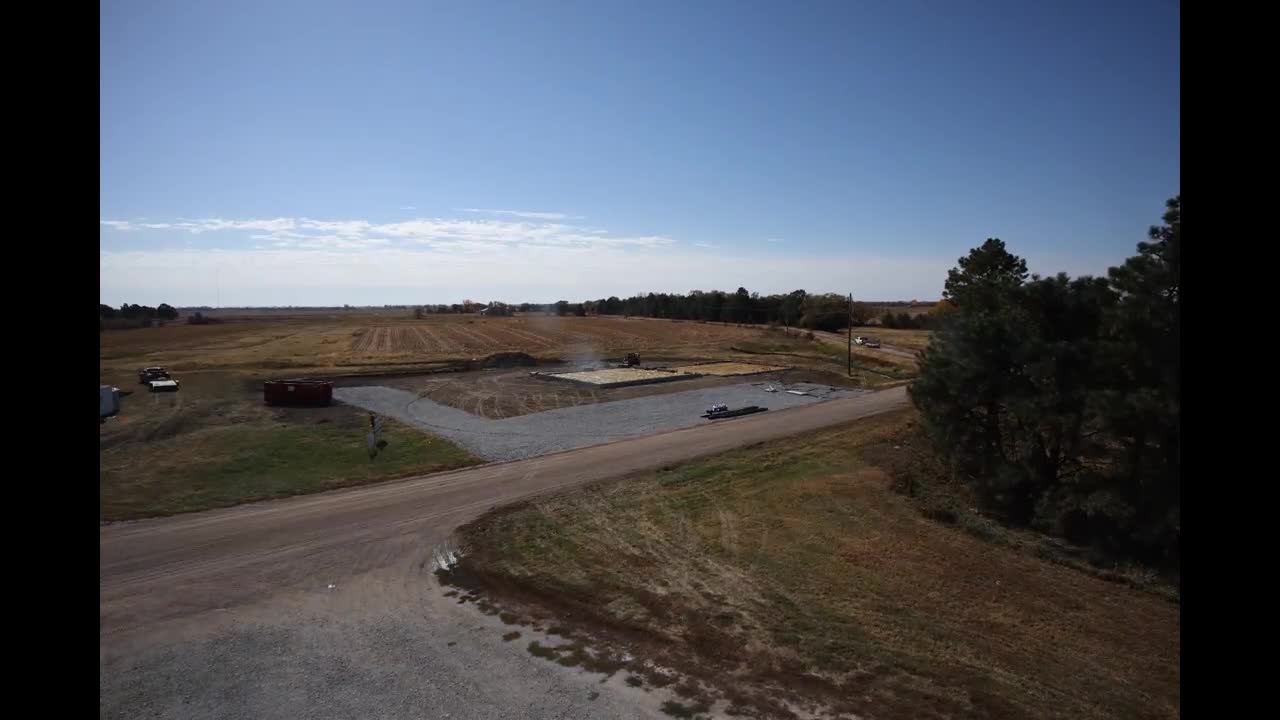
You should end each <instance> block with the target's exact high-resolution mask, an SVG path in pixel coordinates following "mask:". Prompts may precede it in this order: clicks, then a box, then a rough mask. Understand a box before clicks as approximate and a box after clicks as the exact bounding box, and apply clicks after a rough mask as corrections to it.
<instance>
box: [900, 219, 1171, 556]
mask: <svg viewBox="0 0 1280 720" xmlns="http://www.w3.org/2000/svg"><path fill="white" fill-rule="evenodd" d="M1163 222H1164V224H1163V225H1160V226H1154V227H1152V228H1151V229H1150V231H1149V233H1148V239H1147V241H1145V242H1140V243H1138V246H1137V254H1136V255H1134V256H1133V257H1130V258H1129V259H1127V260H1126V261H1125V262H1124V263H1123V264H1122V265H1120V266H1118V267H1113V268H1110V269H1109V271H1108V272H1107V276H1106V277H1105V278H1103V277H1089V276H1085V277H1078V278H1075V279H1072V278H1069V277H1068V276H1067V275H1066V274H1064V273H1060V274H1058V275H1055V276H1053V277H1040V276H1038V275H1031V276H1030V277H1029V278H1028V275H1027V266H1026V262H1025V261H1024V260H1023V259H1022V258H1020V257H1018V256H1016V255H1013V254H1011V253H1010V252H1009V251H1008V250H1007V249H1006V247H1005V244H1004V243H1003V242H1001V241H1000V240H998V239H989V240H987V241H986V242H985V243H984V244H983V245H982V246H981V247H978V248H974V249H973V250H971V251H970V252H969V254H968V255H967V256H966V257H963V258H960V260H959V262H958V265H957V267H955V268H953V269H952V270H951V271H950V272H949V273H948V276H947V280H946V286H945V287H946V289H945V292H944V295H943V297H944V299H945V301H946V302H947V303H948V306H949V307H950V310H949V311H948V312H946V313H942V314H941V315H940V316H939V317H938V322H937V326H936V327H935V329H934V333H933V335H932V337H931V339H930V343H929V345H928V347H927V349H926V350H925V351H924V353H923V355H922V358H921V366H920V375H919V378H918V379H917V380H916V381H915V383H914V384H913V385H912V386H911V388H910V395H911V398H912V401H913V403H914V404H915V406H916V407H917V408H918V409H919V410H920V414H921V419H922V428H923V430H924V431H925V432H926V433H927V435H928V436H929V438H930V439H931V440H932V443H933V445H934V447H935V448H936V449H937V451H938V453H939V455H940V457H942V458H944V459H945V460H946V461H947V463H948V464H949V467H950V468H951V472H952V473H953V475H954V476H955V477H956V478H958V479H960V480H962V481H963V482H965V483H967V484H968V485H969V486H971V487H972V488H973V489H974V490H975V491H976V494H977V496H978V497H979V498H980V500H981V502H983V503H984V505H985V507H986V508H987V509H989V510H991V511H993V512H995V513H997V514H998V515H1000V516H1001V517H1002V518H1003V519H1005V520H1006V521H1008V522H1011V523H1014V524H1022V525H1030V526H1034V527H1037V528H1039V529H1042V530H1045V531H1049V532H1052V533H1055V534H1059V535H1061V536H1065V537H1066V538H1068V539H1070V540H1072V541H1074V542H1077V543H1081V544H1086V545H1091V546H1093V547H1094V548H1095V549H1098V550H1100V551H1104V552H1106V553H1108V554H1123V555H1125V556H1129V557H1135V558H1137V559H1140V560H1142V561H1144V562H1148V563H1156V564H1162V565H1166V566H1174V567H1176V566H1177V564H1178V562H1179V548H1180V543H1181V533H1182V525H1181V505H1180V502H1181V473H1180V460H1181V455H1180V452H1181V393H1180V379H1181V374H1180V372H1181V366H1180V360H1179V333H1180V330H1179V329H1180V322H1181V314H1180V313H1181V310H1180V259H1181V196H1178V197H1175V198H1173V199H1171V200H1169V201H1168V202H1167V204H1166V212H1165V214H1164V217H1163Z"/></svg>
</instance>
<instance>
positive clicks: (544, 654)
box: [529, 640, 556, 660]
mask: <svg viewBox="0 0 1280 720" xmlns="http://www.w3.org/2000/svg"><path fill="white" fill-rule="evenodd" d="M529 654H530V655H532V656H534V657H540V658H543V659H546V660H550V659H552V658H554V657H555V656H556V649H555V648H550V647H547V646H546V645H543V644H542V643H540V642H538V641H537V640H534V641H533V642H531V643H529Z"/></svg>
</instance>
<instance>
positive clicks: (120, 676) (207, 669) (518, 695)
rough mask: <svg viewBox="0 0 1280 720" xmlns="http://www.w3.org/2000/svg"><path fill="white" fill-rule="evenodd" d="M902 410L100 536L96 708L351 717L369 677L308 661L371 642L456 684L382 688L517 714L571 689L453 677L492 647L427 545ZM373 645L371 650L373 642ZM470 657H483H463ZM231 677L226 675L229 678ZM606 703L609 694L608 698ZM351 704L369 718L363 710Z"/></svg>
mask: <svg viewBox="0 0 1280 720" xmlns="http://www.w3.org/2000/svg"><path fill="white" fill-rule="evenodd" d="M906 403H907V395H906V388H905V387H901V386H899V387H895V388H890V389H887V390H882V391H878V392H875V393H869V394H865V395H858V396H855V397H848V398H841V399H837V400H830V401H826V402H820V403H815V404H813V405H806V406H802V407H796V408H791V409H787V410H781V411H770V412H768V413H761V414H759V415H752V416H747V417H743V418H736V419H733V420H728V421H722V422H716V423H708V424H706V425H700V426H697V427H693V428H686V429H683V430H677V431H673V432H669V433H663V434H659V435H652V436H646V437H639V438H634V439H630V440H624V441H620V442H615V443H609V444H605V445H596V446H592V447H587V448H580V449H576V450H570V451H566V452H562V453H556V454H552V455H545V456H542V457H538V458H532V459H528V460H520V461H514V462H506V463H494V464H489V465H483V466H480V467H475V468H470V469H465V470H459V471H453V472H447V473H439V474H435V475H428V476H424V477H419V478H413V479H410V480H404V481H398V482H392V483H385V484H381V485H375V486H369V487H363V488H354V489H348V490H339V491H333V492H329V493H323V494H319V495H311V496H305V497H298V498H290V499H284V500H276V501H268V502H262V503H255V504H251V505H244V506H239V507H234V508H227V509H223V510H216V511H210V512H205V513H198V514H192V515H183V516H177V517H171V518H161V519H154V520H143V521H137V522H128V523H117V524H112V525H106V526H103V527H102V528H101V529H100V532H99V540H100V559H99V569H100V580H99V589H100V606H99V612H100V636H99V642H100V653H101V660H102V667H103V670H102V676H101V692H102V698H103V699H102V703H103V715H104V716H115V715H117V714H119V715H121V716H135V715H136V714H137V713H138V712H140V711H141V709H142V708H144V707H145V708H151V709H153V710H154V709H155V708H157V707H159V708H160V711H159V712H157V713H155V714H158V715H170V714H177V715H184V716H201V715H202V714H207V715H208V716H210V717H225V716H230V715H241V716H244V717H273V716H278V717H290V716H299V717H301V716H304V715H305V716H309V717H324V716H342V714H343V712H345V711H344V710H342V709H341V706H339V705H333V704H332V703H334V702H337V701H339V700H341V699H342V698H348V697H360V698H364V697H365V696H364V694H365V693H366V692H367V688H368V687H371V686H370V685H369V683H368V682H364V684H361V682H358V681H356V680H349V681H348V680H344V681H342V682H347V683H349V684H351V687H348V686H347V685H343V684H341V683H338V684H337V685H334V684H332V683H330V684H328V685H326V684H324V682H322V681H321V680H320V679H318V677H317V676H315V675H314V673H313V672H312V671H311V670H309V669H308V667H305V666H306V665H307V664H308V663H311V664H315V665H319V664H322V663H331V662H336V661H335V660H334V658H340V659H341V661H342V662H343V663H344V667H345V666H346V665H345V664H349V663H356V664H360V663H372V664H373V665H376V666H379V667H381V666H382V663H384V662H386V661H387V658H388V656H387V655H386V653H385V652H384V651H382V650H379V649H378V648H380V647H383V646H384V645H386V644H387V643H403V644H405V646H406V647H412V648H413V650H412V652H414V653H425V654H421V655H420V656H419V658H420V659H419V663H427V662H430V663H435V664H436V665H437V666H440V667H442V668H444V669H442V670H440V672H441V673H444V674H445V675H447V676H448V678H452V679H450V680H448V682H445V681H444V680H441V679H440V678H439V677H435V678H428V679H422V678H420V677H419V672H420V670H412V671H411V670H410V669H405V668H400V666H399V665H395V663H394V662H393V663H392V664H393V666H394V667H393V668H392V669H391V670H387V671H386V672H387V673H389V675H388V677H391V678H393V679H392V680H387V679H386V678H383V679H382V680H379V681H378V682H384V683H391V682H394V683H398V685H397V688H398V690H397V692H402V693H409V694H413V695H415V696H416V695H420V694H422V693H424V692H425V693H427V695H428V696H431V697H435V695H432V693H439V694H440V695H439V697H440V700H439V702H441V703H444V705H442V707H444V706H448V707H460V708H465V707H472V705H471V703H475V702H480V699H479V698H487V699H488V700H486V702H488V701H492V702H493V703H496V704H494V705H493V708H492V714H493V716H495V717H500V716H504V715H508V714H509V713H511V712H517V708H513V707H511V706H510V703H511V702H525V698H526V696H527V694H528V690H527V685H528V683H535V682H544V681H546V682H555V683H565V682H569V681H566V680H565V679H564V678H563V677H560V676H556V678H553V679H552V680H550V681H548V680H546V679H545V678H543V676H542V675H538V674H537V673H543V672H544V671H543V670H542V669H539V668H537V667H532V666H531V667H530V668H524V669H522V670H520V672H524V673H527V674H528V676H529V679H520V680H519V682H516V681H514V680H513V681H512V682H511V683H508V685H510V689H509V694H508V695H506V696H503V695H502V690H501V689H500V688H498V689H495V688H494V687H491V686H489V687H484V688H483V689H479V688H477V687H473V686H471V685H467V684H466V683H467V682H471V681H469V680H467V679H465V678H462V679H460V678H458V677H457V675H456V674H455V675H450V674H449V673H451V672H454V671H452V670H449V669H448V666H449V663H462V664H464V665H465V664H466V663H472V662H480V663H489V662H499V660H496V659H495V653H494V652H492V648H490V649H489V650H486V651H484V652H483V653H482V652H481V651H480V650H477V649H475V648H472V649H467V645H468V642H469V640H468V638H470V637H471V636H466V637H462V636H461V635H460V633H461V632H462V630H461V629H460V626H459V625H458V623H460V622H464V620H459V619H458V617H457V616H455V615H453V614H451V613H455V612H457V611H456V610H455V609H452V608H450V607H445V606H447V605H449V603H448V601H442V600H441V599H440V598H439V597H437V596H438V591H437V592H436V595H435V596H432V595H430V594H429V593H428V592H427V590H426V588H428V586H429V585H431V584H432V582H433V581H431V579H430V577H429V574H430V567H429V564H430V549H431V547H432V545H434V544H436V543H440V542H442V541H444V540H446V539H447V538H448V537H449V535H450V534H451V533H452V532H453V531H454V530H455V529H456V528H457V527H458V526H459V525H460V524H462V523H464V522H466V521H467V520H470V519H472V518H474V517H476V516H477V515H479V514H481V513H483V512H485V511H486V510H488V509H490V508H492V507H494V506H496V505H501V504H504V503H508V502H512V501H515V500H518V499H521V498H525V497H528V496H531V495H534V494H537V493H542V492H548V491H553V490H556V489H560V488H565V487H568V486H572V485H576V484H581V483H586V482H591V481H596V480H602V479H607V478H613V477H621V476H624V475H627V474H629V473H634V472H637V471H642V470H646V469H650V468H656V467H662V466H664V465H668V464H672V463H677V462H681V461H686V460H690V459H693V458H697V457H701V456H705V455H711V454H715V453H719V452H723V451H726V450H730V449H733V448H737V447H742V446H745V445H750V444H754V443H758V442H762V441H766V440H773V439H777V438H782V437H786V436H789V435H796V434H801V433H805V432H809V431H812V430H816V429H819V428H822V427H826V426H829V425H835V424H839V423H842V422H847V421H851V420H855V419H857V418H861V417H867V416H870V415H875V414H879V413H883V412H887V411H890V410H894V409H897V408H900V407H903V406H905V405H906ZM326 593H328V594H326ZM442 602H443V605H442V604H441V603H442ZM466 622H469V621H466ZM250 627H252V628H259V630H256V631H254V632H253V633H248V632H247V631H246V630H245V628H250ZM318 628H319V629H318ZM272 633H275V634H274V635H273V634H272ZM326 633H327V634H326ZM386 633H390V634H389V635H384V634H386ZM448 633H453V634H452V635H450V634H448ZM388 637H389V638H391V639H387V638H388ZM443 637H455V638H459V637H462V642H461V646H459V647H454V646H455V645H458V641H454V642H450V643H448V644H449V647H448V648H447V649H446V648H443V647H441V648H435V649H429V651H428V650H424V649H423V648H424V647H426V645H429V644H430V641H432V640H434V639H439V638H443ZM370 638H379V639H378V640H377V641H376V643H375V641H374V640H371V639H370ZM478 642H479V641H478ZM494 642H496V641H494ZM379 643H381V644H379ZM481 644H483V643H481ZM476 647H479V645H477V646H476ZM467 652H474V653H478V654H477V655H475V657H474V658H470V656H467V655H466V654H465V653H467ZM272 653H276V655H278V657H277V656H273V655H272ZM496 654H497V655H502V653H501V652H498V653H496ZM267 657H274V659H273V660H272V661H271V662H270V663H268V664H266V665H263V666H261V667H258V666H256V665H254V663H260V664H261V663H266V662H267V661H266V660H263V658H267ZM393 657H395V658H398V657H399V656H393ZM513 657H515V658H516V659H517V660H519V659H520V658H522V657H523V656H513ZM255 658H256V659H255ZM458 658H470V659H467V660H466V661H465V662H463V661H461V660H458ZM524 660H528V658H524ZM396 662H399V661H398V659H397V660H396ZM500 662H508V661H507V660H502V661H500ZM544 664H546V663H544ZM547 665H550V664H547ZM415 667H418V668H420V667H421V665H420V664H419V665H418V666H415ZM522 667H523V666H522ZM227 668H234V672H233V674H232V675H228V674H227V673H228V672H231V671H230V670H227ZM316 672H319V671H316ZM457 672H458V673H462V672H463V671H462V670H458V671H457ZM502 672H506V670H503V671H502ZM463 674H465V673H463ZM229 677H230V678H231V679H228V678H229ZM315 683H318V684H317V685H316V687H315V688H312V689H310V690H308V692H311V693H312V694H313V695H316V694H317V693H318V695H316V697H317V698H326V697H327V699H323V700H322V699H312V698H310V696H308V698H302V696H301V695H298V696H297V698H295V699H296V700H297V703H301V704H296V703H284V700H281V699H280V698H281V697H284V698H287V697H289V693H290V692H292V693H295V694H297V693H299V692H300V690H298V688H299V687H308V688H310V687H311V684H315ZM423 683H426V685H423ZM433 683H434V684H433ZM449 683H453V684H449ZM519 683H526V684H525V685H520V684H519ZM356 686H359V687H356ZM375 686H376V683H375ZM262 687H270V688H272V689H273V694H272V695H271V698H272V699H270V700H265V699H263V696H262V695H261V692H260V690H261V688H262ZM362 688H364V689H362ZM584 692H585V691H584ZM281 693H284V695H281ZM468 693H470V694H468ZM304 694H305V693H304ZM503 697H506V698H507V699H506V700H503V699H502V698H503ZM221 698H235V699H236V702H240V703H242V704H243V705H242V706H237V707H240V709H239V710H237V711H235V712H232V713H229V714H228V713H227V712H226V711H227V706H224V705H219V704H218V703H222V702H224V701H223V700H222V699H221ZM609 698H612V699H613V700H610V701H614V700H617V695H616V693H614V694H611V695H610V696H609ZM609 698H606V699H609ZM591 700H592V701H595V700H596V697H595V695H592V696H591ZM366 701H367V700H361V703H364V702H366ZM200 702H208V703H211V704H210V705H209V708H208V712H207V713H201V712H191V709H192V708H193V707H195V706H196V705H198V704H199V703H200ZM368 702H371V701H368ZM575 702H579V705H582V704H583V703H585V701H581V700H579V701H575ZM602 702H603V700H602ZM619 702H622V701H619ZM281 703H284V704H281ZM325 703H328V704H325ZM353 707H358V709H360V710H361V711H364V710H368V709H369V708H368V707H366V706H365V705H363V704H360V705H358V706H353ZM574 707H575V708H577V707H579V706H574ZM582 707H584V708H585V709H583V710H582V712H583V713H585V715H584V716H591V714H592V713H599V712H601V711H604V708H603V707H602V706H601V705H600V703H587V704H585V705H582ZM164 708H168V709H169V711H166V710H164ZM592 708H594V710H592ZM384 709H385V708H384ZM413 710H415V708H412V707H406V708H405V711H406V712H405V713H398V712H391V711H388V713H385V714H382V715H381V716H384V717H391V716H400V715H401V714H403V715H404V716H411V715H412V714H413V713H412V712H411V711H413ZM170 711H172V712H170ZM299 712H302V713H303V715H298V713H299ZM558 712H559V711H558V710H557V711H555V712H552V710H550V709H548V710H545V711H544V710H543V709H539V708H535V707H532V706H529V707H525V708H524V709H522V710H519V712H518V714H523V715H524V716H564V715H559V714H557V713H558ZM577 712H578V710H574V712H573V713H570V715H574V714H576V713H577ZM371 714H373V715H378V714H379V713H377V712H374V713H371ZM475 716H479V715H475ZM455 717H456V715H455Z"/></svg>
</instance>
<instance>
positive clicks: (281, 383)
mask: <svg viewBox="0 0 1280 720" xmlns="http://www.w3.org/2000/svg"><path fill="white" fill-rule="evenodd" d="M262 399H263V400H265V401H266V403H267V404H268V405H306V406H312V407H322V406H325V405H328V404H329V403H330V402H331V401H332V400H333V383H332V382H329V381H328V380H268V381H266V382H264V383H262Z"/></svg>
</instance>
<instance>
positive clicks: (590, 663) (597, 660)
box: [582, 651, 627, 678]
mask: <svg viewBox="0 0 1280 720" xmlns="http://www.w3.org/2000/svg"><path fill="white" fill-rule="evenodd" d="M626 664H627V662H626V661H625V660H623V659H621V658H619V657H617V656H615V655H613V654H612V653H609V652H603V651H602V652H599V653H596V654H595V655H587V656H586V657H584V658H583V661H582V667H583V668H585V669H587V670H590V671H591V672H597V673H603V674H604V675H605V676H606V678H610V677H613V675H614V674H615V673H617V672H618V671H619V670H621V669H622V668H623V667H625V666H626Z"/></svg>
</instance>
